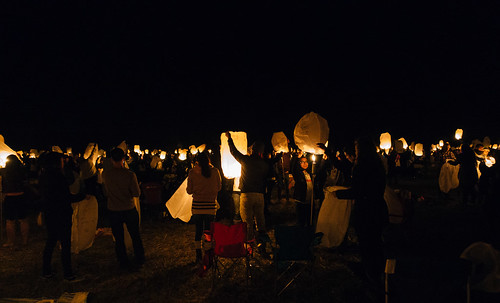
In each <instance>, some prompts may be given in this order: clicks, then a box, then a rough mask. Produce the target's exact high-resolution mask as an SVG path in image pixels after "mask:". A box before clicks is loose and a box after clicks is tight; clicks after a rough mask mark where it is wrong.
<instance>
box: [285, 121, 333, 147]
mask: <svg viewBox="0 0 500 303" xmlns="http://www.w3.org/2000/svg"><path fill="white" fill-rule="evenodd" d="M329 133H330V128H329V127H328V121H326V120H325V119H324V118H323V117H321V116H320V115H318V114H317V113H315V112H310V113H308V114H305V115H304V116H303V117H302V118H300V120H299V122H298V123H297V125H295V129H294V131H293V137H294V140H295V144H296V145H297V147H298V148H299V149H300V150H302V151H304V152H307V153H312V154H323V153H324V150H322V149H321V148H319V147H318V146H317V144H318V143H322V144H326V142H328V136H329Z"/></svg>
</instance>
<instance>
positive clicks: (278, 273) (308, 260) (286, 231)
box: [273, 225, 323, 296]
mask: <svg viewBox="0 0 500 303" xmlns="http://www.w3.org/2000/svg"><path fill="white" fill-rule="evenodd" d="M322 236H323V233H315V232H314V228H313V227H311V226H305V227H302V226H285V225H278V226H276V227H275V228H274V237H275V239H276V246H275V247H274V249H273V262H274V265H275V281H274V282H275V284H274V289H275V293H276V295H277V296H280V295H281V294H282V293H283V292H284V291H285V290H286V289H287V288H288V286H290V285H291V284H292V283H293V282H294V281H295V280H296V279H297V278H298V277H299V276H300V275H301V274H302V273H303V272H304V271H305V270H306V269H310V270H311V272H312V273H313V269H314V259H315V257H314V250H313V248H314V247H315V246H317V245H319V244H320V243H321V238H322ZM296 267H299V268H298V269H297V268H296ZM293 269H295V271H294V272H292V270H293ZM313 274H314V273H313ZM287 277H288V278H287ZM281 281H284V282H281ZM281 283H282V284H284V286H281V287H278V284H281ZM278 288H280V289H279V291H278Z"/></svg>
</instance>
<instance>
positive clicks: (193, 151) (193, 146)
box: [189, 145, 198, 155]
mask: <svg viewBox="0 0 500 303" xmlns="http://www.w3.org/2000/svg"><path fill="white" fill-rule="evenodd" d="M189 152H190V153H191V155H196V154H197V153H198V149H197V148H196V146H195V145H191V146H189Z"/></svg>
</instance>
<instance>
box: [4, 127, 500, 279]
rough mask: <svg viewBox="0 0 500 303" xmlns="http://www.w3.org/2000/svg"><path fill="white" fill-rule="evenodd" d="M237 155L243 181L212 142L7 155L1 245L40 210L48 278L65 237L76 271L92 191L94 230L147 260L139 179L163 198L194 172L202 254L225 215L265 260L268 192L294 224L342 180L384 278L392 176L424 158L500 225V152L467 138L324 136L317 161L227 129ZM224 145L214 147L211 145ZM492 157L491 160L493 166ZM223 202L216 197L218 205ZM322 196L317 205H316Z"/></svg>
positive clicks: (67, 266) (25, 234) (369, 264)
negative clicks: (389, 145) (419, 146)
mask: <svg viewBox="0 0 500 303" xmlns="http://www.w3.org/2000/svg"><path fill="white" fill-rule="evenodd" d="M226 136H227V138H228V144H229V148H230V151H231V154H232V155H233V156H234V158H235V159H236V160H237V161H238V162H240V164H241V165H242V170H241V177H240V179H239V182H238V183H239V185H235V184H234V180H228V179H225V178H223V177H222V176H223V173H222V169H221V166H220V162H219V160H220V156H219V155H218V154H217V152H215V153H213V152H211V151H210V152H209V151H208V150H206V151H203V152H198V153H196V154H195V153H188V154H187V158H186V159H185V160H181V159H179V157H178V155H177V154H175V153H172V154H169V155H166V156H164V157H160V156H159V155H158V154H145V153H141V154H139V153H137V152H135V151H133V150H129V149H127V148H124V147H121V148H113V149H112V150H110V151H109V152H108V153H102V152H99V151H98V150H97V146H96V145H94V146H93V147H92V148H90V149H88V150H87V151H86V153H84V154H83V155H72V154H69V155H68V154H66V155H65V154H62V153H60V152H46V153H42V154H40V156H39V157H37V158H32V157H26V158H22V157H19V156H16V155H11V156H9V159H8V161H7V164H6V166H5V168H4V169H2V170H1V177H2V193H3V194H4V197H5V199H4V202H3V216H4V218H5V220H6V234H7V241H6V242H5V243H3V247H13V246H14V245H16V242H19V240H18V239H17V237H16V222H17V221H19V225H20V234H21V239H20V242H21V243H22V244H23V245H27V244H28V242H29V220H28V218H29V216H31V215H36V214H38V213H39V212H41V213H42V214H43V216H44V223H45V226H46V229H47V240H46V245H45V249H44V251H43V259H42V262H43V273H42V276H43V277H45V278H51V277H52V276H53V273H52V271H51V266H50V264H51V258H52V251H53V249H54V247H55V245H56V243H57V241H60V243H61V246H62V254H61V258H62V260H61V261H62V264H63V268H64V277H65V279H67V280H70V281H71V280H73V279H74V278H75V276H74V274H73V272H72V269H71V250H70V245H71V239H70V238H71V224H72V222H71V214H72V208H71V203H72V202H77V201H82V200H84V199H87V198H88V197H89V196H90V195H92V196H95V197H96V199H97V202H98V206H99V212H98V224H97V228H98V229H100V228H105V227H111V230H112V233H113V236H114V238H115V254H116V258H117V261H118V263H119V265H120V266H121V267H125V268H128V267H130V266H138V267H140V266H141V265H142V264H143V263H144V262H145V261H146V256H147V251H146V253H145V249H144V246H143V243H142V240H141V235H140V229H139V219H138V212H137V210H136V205H135V204H134V202H133V199H134V198H141V197H143V192H142V191H141V184H144V183H147V182H157V183H159V184H161V185H162V199H163V200H164V201H167V200H168V198H169V197H170V196H171V195H172V194H173V193H174V192H175V191H176V189H177V188H178V187H179V185H180V184H181V183H182V182H183V181H184V180H186V179H187V181H188V186H187V194H190V195H192V197H193V203H192V214H193V216H192V221H193V223H194V225H195V239H194V241H195V252H196V259H195V262H196V263H199V262H201V260H202V250H201V247H200V241H201V237H202V233H203V231H204V230H206V229H207V228H208V226H209V224H210V222H212V221H214V220H218V219H221V218H226V219H227V218H229V219H230V220H232V221H243V222H246V223H247V227H248V232H247V234H248V237H249V238H250V239H255V240H256V245H257V250H256V251H257V252H258V253H260V254H261V255H262V256H263V257H266V258H268V257H269V255H268V251H267V249H266V241H268V239H269V237H268V236H267V226H266V217H267V216H269V211H268V209H269V205H270V203H271V193H272V192H273V191H274V192H276V193H277V195H278V199H285V198H286V199H287V200H288V201H293V203H295V204H296V205H295V210H296V222H295V223H296V224H297V225H300V226H313V225H314V220H313V218H314V213H313V212H314V210H317V209H318V208H319V207H320V205H321V201H322V199H323V198H324V191H323V189H324V187H325V186H330V185H341V186H345V187H348V188H349V189H347V190H342V191H337V192H336V195H337V197H338V198H341V199H353V200H354V201H355V206H354V210H353V212H352V216H351V222H352V226H353V227H354V229H355V231H356V233H357V235H358V242H359V247H360V255H361V257H362V260H363V264H364V268H365V274H366V277H368V278H369V279H370V280H372V281H377V280H378V278H379V277H380V275H381V274H382V272H383V269H384V262H385V260H384V247H383V245H384V244H383V242H382V234H383V232H384V229H385V228H386V227H387V226H388V225H389V220H388V208H387V205H386V203H385V200H384V189H385V187H386V185H387V183H390V184H393V185H394V184H397V182H398V179H399V178H401V177H402V176H410V177H414V176H415V175H416V174H417V173H418V167H419V164H420V165H421V166H425V165H427V164H429V163H430V162H432V163H434V164H437V165H442V164H443V163H445V162H449V163H450V164H452V165H460V174H459V178H460V186H461V191H462V193H463V202H464V203H465V204H470V203H481V204H482V205H483V206H484V208H485V209H486V210H487V213H488V215H489V222H490V224H491V226H492V235H491V236H492V237H494V236H495V235H496V234H498V233H496V232H493V231H500V226H499V225H500V224H499V223H498V221H499V220H497V219H496V218H498V214H499V213H500V207H499V206H498V203H497V198H496V197H497V196H498V192H497V191H498V189H499V188H500V186H498V185H500V172H499V171H498V169H497V166H494V165H493V166H491V165H490V164H491V161H492V159H493V163H494V159H495V157H496V150H493V149H491V150H490V149H489V148H488V147H485V146H482V145H481V144H475V145H473V146H472V147H471V144H470V143H469V142H467V143H466V142H460V144H456V143H455V145H456V146H450V144H445V145H444V146H443V148H442V149H438V150H436V151H432V150H429V151H428V152H427V153H426V154H424V155H423V156H415V154H414V153H412V151H410V150H408V149H397V148H393V149H391V150H390V151H387V152H385V151H380V150H379V149H377V145H376V144H375V142H374V141H373V140H371V138H368V137H362V138H358V139H357V140H355V141H354V142H352V144H348V145H346V146H342V147H337V148H328V147H326V146H325V145H324V144H318V147H319V148H320V149H322V150H323V152H324V154H323V155H320V156H319V157H318V159H315V160H313V159H311V156H312V155H310V154H307V153H304V152H302V151H300V150H293V151H292V152H289V153H275V152H272V151H269V148H267V149H266V146H265V144H264V143H262V142H259V141H257V142H255V143H253V144H252V145H251V147H250V148H249V154H248V155H244V154H242V153H241V152H239V151H238V150H237V149H236V147H235V146H234V143H233V142H232V139H231V134H230V133H227V134H226ZM214 150H217V148H214ZM488 160H489V161H490V162H489V163H490V164H488ZM218 203H219V204H218ZM315 204H316V205H315ZM123 224H126V225H127V229H128V231H129V233H130V235H131V238H132V242H133V248H134V262H130V261H129V259H128V257H127V252H126V249H125V244H124V230H123Z"/></svg>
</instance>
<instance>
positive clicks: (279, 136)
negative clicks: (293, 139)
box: [271, 132, 289, 153]
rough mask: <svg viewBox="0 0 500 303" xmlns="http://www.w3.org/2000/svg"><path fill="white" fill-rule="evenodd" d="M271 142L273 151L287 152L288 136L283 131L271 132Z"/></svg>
mask: <svg viewBox="0 0 500 303" xmlns="http://www.w3.org/2000/svg"><path fill="white" fill-rule="evenodd" d="M271 143H272V145H273V148H274V151H275V152H277V153H288V152H289V149H288V138H287V137H286V135H285V133H284V132H277V133H274V134H273V137H272V138H271Z"/></svg>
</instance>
